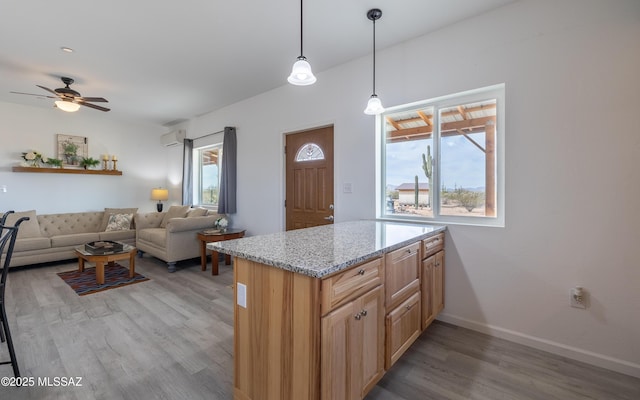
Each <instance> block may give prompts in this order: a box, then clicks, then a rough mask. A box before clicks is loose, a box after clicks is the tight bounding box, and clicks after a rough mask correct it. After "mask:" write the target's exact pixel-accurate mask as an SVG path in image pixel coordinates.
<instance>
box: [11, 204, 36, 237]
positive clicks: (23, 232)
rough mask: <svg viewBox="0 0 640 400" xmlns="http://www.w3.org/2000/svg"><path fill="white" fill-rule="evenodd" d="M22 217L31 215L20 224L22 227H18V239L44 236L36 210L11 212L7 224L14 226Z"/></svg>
mask: <svg viewBox="0 0 640 400" xmlns="http://www.w3.org/2000/svg"><path fill="white" fill-rule="evenodd" d="M22 217H29V220H28V221H22V223H21V224H20V227H19V228H18V239H23V238H35V237H42V234H41V233H40V224H39V223H38V217H36V210H29V211H20V212H15V213H11V214H9V216H8V217H7V220H6V221H5V225H7V226H14V225H15V224H16V222H17V221H18V220H19V219H20V218H22Z"/></svg>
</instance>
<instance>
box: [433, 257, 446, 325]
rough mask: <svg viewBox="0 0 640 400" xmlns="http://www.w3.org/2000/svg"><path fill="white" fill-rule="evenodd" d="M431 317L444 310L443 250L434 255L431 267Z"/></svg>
mask: <svg viewBox="0 0 640 400" xmlns="http://www.w3.org/2000/svg"><path fill="white" fill-rule="evenodd" d="M432 287H433V297H432V305H433V317H434V318H435V317H436V316H438V313H440V311H442V309H443V308H444V250H443V251H439V252H437V253H436V254H435V263H434V266H433V286H432Z"/></svg>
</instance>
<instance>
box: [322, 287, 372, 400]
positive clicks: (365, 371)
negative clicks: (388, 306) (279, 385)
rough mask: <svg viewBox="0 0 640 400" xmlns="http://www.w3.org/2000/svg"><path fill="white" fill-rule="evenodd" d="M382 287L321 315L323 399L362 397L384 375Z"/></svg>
mask: <svg viewBox="0 0 640 400" xmlns="http://www.w3.org/2000/svg"><path fill="white" fill-rule="evenodd" d="M383 324H384V290H383V286H377V287H376V288H374V289H372V290H370V291H369V292H367V293H365V294H364V295H361V296H360V297H358V298H356V299H354V300H352V301H350V302H348V303H346V304H344V305H343V306H341V307H339V308H337V309H336V310H334V311H332V312H330V313H329V314H327V315H326V316H324V317H323V318H322V342H321V348H322V350H321V376H322V389H321V392H322V396H321V398H322V399H327V400H334V399H362V398H363V397H364V396H365V395H366V393H367V392H368V391H369V390H371V388H372V387H373V386H374V385H375V384H376V383H377V382H378V380H379V379H380V378H381V377H382V375H383V374H384V363H383V354H384V325H383Z"/></svg>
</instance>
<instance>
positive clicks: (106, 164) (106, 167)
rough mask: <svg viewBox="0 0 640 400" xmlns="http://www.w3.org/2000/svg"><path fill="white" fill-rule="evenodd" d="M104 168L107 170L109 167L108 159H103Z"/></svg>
mask: <svg viewBox="0 0 640 400" xmlns="http://www.w3.org/2000/svg"><path fill="white" fill-rule="evenodd" d="M102 169H103V170H105V171H106V170H108V169H109V161H108V160H102Z"/></svg>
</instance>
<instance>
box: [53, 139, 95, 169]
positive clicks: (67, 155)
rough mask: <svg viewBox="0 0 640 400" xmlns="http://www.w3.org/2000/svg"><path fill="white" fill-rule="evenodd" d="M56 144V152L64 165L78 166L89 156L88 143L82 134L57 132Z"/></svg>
mask: <svg viewBox="0 0 640 400" xmlns="http://www.w3.org/2000/svg"><path fill="white" fill-rule="evenodd" d="M57 145H58V148H57V151H56V154H57V155H58V158H59V159H61V160H62V163H63V164H64V165H65V166H79V165H80V161H82V159H83V158H87V157H88V156H89V143H88V141H87V138H86V137H84V136H73V135H63V134H58V137H57Z"/></svg>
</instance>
